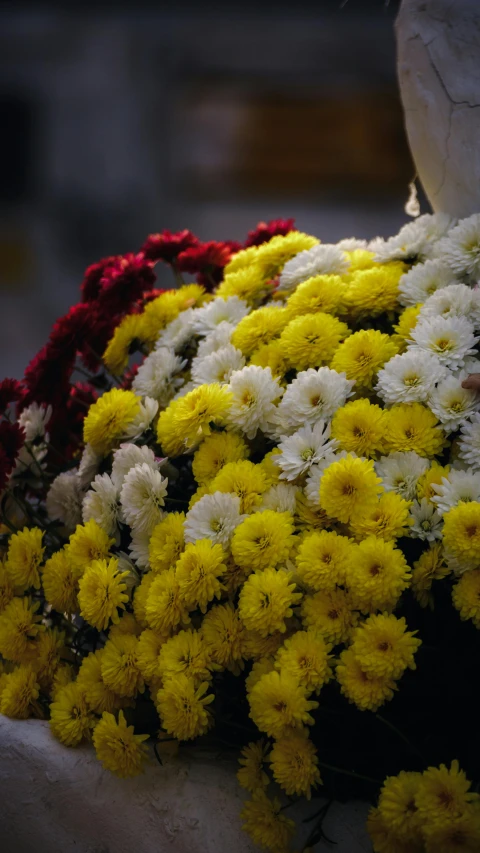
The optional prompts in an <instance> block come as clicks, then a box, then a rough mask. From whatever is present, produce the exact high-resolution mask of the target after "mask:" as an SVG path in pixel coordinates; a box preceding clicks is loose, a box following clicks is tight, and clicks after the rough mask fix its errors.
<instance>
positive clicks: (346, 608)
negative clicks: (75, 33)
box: [0, 215, 480, 853]
mask: <svg viewBox="0 0 480 853" xmlns="http://www.w3.org/2000/svg"><path fill="white" fill-rule="evenodd" d="M159 263H164V264H166V265H168V266H169V267H170V268H171V271H172V274H173V283H174V284H175V289H172V290H168V291H159V290H158V289H155V280H156V277H155V267H156V265H157V264H159ZM185 274H187V275H189V276H194V277H195V279H194V280H193V281H190V282H189V283H186V282H185V280H184V276H185ZM479 278H480V215H478V216H472V217H470V218H468V219H466V220H463V221H461V222H458V223H455V222H454V221H453V220H451V219H450V218H449V217H448V216H445V215H424V216H420V217H419V218H418V219H417V220H415V221H412V222H410V223H408V224H407V225H405V226H404V227H403V228H402V229H401V230H400V232H399V234H397V235H396V236H394V237H392V238H391V239H388V240H383V239H381V238H376V239H375V240H373V241H372V242H370V243H367V242H366V241H361V240H355V239H347V240H342V241H341V242H339V243H338V244H336V245H329V244H323V243H321V242H320V241H319V240H318V239H316V238H315V237H312V236H309V235H307V234H304V233H301V232H299V231H297V230H294V226H293V221H292V220H277V221H273V222H270V223H268V224H265V223H261V224H260V225H259V226H258V227H257V228H256V229H255V230H254V231H252V232H251V233H250V234H249V236H248V239H247V241H246V242H245V243H244V244H243V245H240V244H237V243H233V242H221V243H218V242H210V243H202V242H200V241H199V240H198V239H197V238H196V237H195V236H194V235H193V234H191V233H190V232H189V231H182V232H180V233H177V234H172V233H170V232H167V231H165V232H163V233H161V234H156V235H152V236H150V237H149V238H148V240H147V241H146V243H145V244H144V246H143V247H142V249H141V251H140V252H139V253H137V254H128V255H125V256H119V257H111V258H107V259H104V260H102V261H100V262H99V263H97V264H94V265H93V266H92V267H90V268H89V269H88V270H87V271H86V274H85V278H84V280H83V283H82V286H81V301H80V302H79V304H78V305H76V306H74V307H73V308H72V309H71V310H70V311H69V312H68V314H67V315H66V316H64V317H62V318H61V319H60V320H59V321H58V322H57V323H56V324H55V326H54V328H53V330H52V333H51V335H50V338H49V340H48V342H47V344H46V345H45V347H44V348H43V349H42V350H41V351H40V352H39V353H38V355H37V356H36V357H35V358H34V360H33V361H32V362H31V364H30V365H29V366H28V368H27V370H26V372H25V377H24V379H23V380H22V381H21V382H20V381H16V380H9V379H6V380H4V381H3V382H2V383H1V384H0V414H1V417H2V420H1V423H0V436H1V444H0V493H1V498H0V515H1V522H2V527H1V528H0V533H1V536H0V543H1V545H0V548H1V553H2V555H3V556H2V563H1V564H0V656H1V657H0V673H1V674H0V712H1V713H3V714H6V715H8V716H10V717H14V718H18V719H24V718H27V717H38V718H41V719H48V720H49V721H50V726H51V730H52V733H53V735H54V736H55V737H56V738H58V739H59V740H60V741H61V742H62V743H63V744H65V745H66V746H68V747H75V746H77V745H78V744H80V743H81V742H82V741H85V740H88V739H91V741H92V742H93V747H94V748H95V751H96V754H97V757H98V759H99V761H100V762H101V763H102V764H103V766H104V767H105V768H106V769H108V770H110V771H112V772H113V773H116V774H117V775H119V776H122V777H128V776H133V775H135V774H137V773H139V772H141V770H142V767H143V764H144V762H145V761H146V760H148V751H147V749H146V746H145V741H146V740H147V739H148V738H153V739H154V741H155V753H156V755H157V758H158V760H159V761H160V763H161V759H162V754H164V753H165V752H167V751H168V750H172V749H175V748H177V745H178V743H179V742H184V741H191V740H195V745H196V747H197V748H199V749H200V748H202V745H203V744H207V745H209V747H210V748H211V746H212V744H213V745H215V748H218V749H220V748H222V749H225V750H228V749H233V750H234V751H235V752H236V753H237V754H238V755H239V757H240V769H239V771H238V779H239V782H240V784H241V785H242V786H243V787H244V788H245V789H246V790H247V791H248V792H249V794H250V799H249V800H248V801H247V802H246V804H245V807H244V810H243V812H242V818H243V823H244V828H245V829H246V831H247V832H248V833H249V834H250V836H251V837H252V839H253V840H254V841H255V842H257V843H258V844H259V845H260V846H261V847H263V848H264V849H266V850H269V851H272V853H284V851H287V850H288V849H290V847H289V845H290V844H291V842H292V838H293V833H294V829H295V826H294V823H293V821H292V820H291V819H290V818H289V816H288V808H289V807H290V806H291V805H292V804H293V803H295V802H296V801H297V800H298V799H299V798H307V799H310V797H311V796H313V797H317V798H323V804H322V806H321V807H320V809H318V808H315V807H314V806H312V812H314V813H313V814H312V816H311V818H310V819H309V821H307V825H306V828H305V827H304V837H303V838H302V839H301V841H300V846H301V848H302V849H304V850H306V849H307V847H308V848H312V847H313V846H314V845H315V844H316V843H317V842H318V841H320V840H321V839H322V838H325V834H324V831H323V828H322V824H323V819H324V817H325V814H326V812H327V810H328V806H329V804H330V802H331V801H332V800H333V799H340V800H345V799H347V798H348V797H352V796H359V797H363V798H366V799H370V800H371V801H372V802H377V804H376V805H375V807H372V810H371V812H370V816H369V820H368V829H369V832H370V835H371V838H372V843H373V848H374V850H375V851H378V853H417V851H418V853H420V851H426V853H434V851H435V853H457V851H472V853H473V851H478V850H479V849H480V796H479V794H478V793H477V791H478V789H479V783H480V776H479V772H478V770H479V768H478V761H477V760H476V757H477V754H478V749H477V747H478V724H477V703H476V701H475V689H476V685H475V682H476V677H477V675H478V659H479V651H480V643H479V633H478V629H479V628H480V415H479V413H478V408H479V402H480V394H479V392H478V390H477V389H478V387H480V383H477V381H476V378H475V376H473V377H471V375H472V374H476V373H479V372H480V368H479V361H478V342H479V340H480V337H479V336H478V332H479V330H480V290H478V289H477V287H476V282H477V280H478V279H479ZM469 377H471V378H469ZM477 378H479V377H477ZM447 765H448V766H447ZM460 766H461V767H462V768H464V769H462V770H461V769H460ZM467 774H468V776H469V777H470V778H471V779H472V780H473V782H472V785H473V787H472V786H471V783H470V782H469V780H468V779H467ZM297 847H298V844H297Z"/></svg>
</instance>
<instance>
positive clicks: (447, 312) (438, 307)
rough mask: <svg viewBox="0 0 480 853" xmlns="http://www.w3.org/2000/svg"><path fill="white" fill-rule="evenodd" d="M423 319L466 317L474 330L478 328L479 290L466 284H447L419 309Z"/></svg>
mask: <svg viewBox="0 0 480 853" xmlns="http://www.w3.org/2000/svg"><path fill="white" fill-rule="evenodd" d="M425 317H466V318H467V320H469V321H470V323H473V326H474V328H475V329H478V328H479V326H480V290H478V289H476V288H473V287H468V285H466V284H449V285H448V287H443V288H442V289H441V290H437V292H436V293H433V294H432V295H431V296H430V297H429V298H428V299H427V301H426V302H425V304H424V305H423V306H422V308H421V309H420V314H419V321H421V320H423V319H424V318H425Z"/></svg>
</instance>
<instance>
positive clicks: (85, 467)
mask: <svg viewBox="0 0 480 853" xmlns="http://www.w3.org/2000/svg"><path fill="white" fill-rule="evenodd" d="M102 459H103V456H100V454H98V453H95V451H94V449H93V447H92V445H91V444H86V445H85V447H84V449H83V453H82V456H81V459H80V465H79V466H78V482H79V483H80V488H81V489H87V488H88V487H89V485H90V483H91V482H92V480H93V478H94V477H95V475H96V474H97V473H98V469H99V468H100V463H101V461H102Z"/></svg>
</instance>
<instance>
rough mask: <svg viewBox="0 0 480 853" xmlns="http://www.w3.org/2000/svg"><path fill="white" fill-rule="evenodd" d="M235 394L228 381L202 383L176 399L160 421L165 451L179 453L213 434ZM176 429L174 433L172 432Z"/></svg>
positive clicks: (158, 425) (158, 429)
mask: <svg viewBox="0 0 480 853" xmlns="http://www.w3.org/2000/svg"><path fill="white" fill-rule="evenodd" d="M231 399H232V394H231V392H230V391H229V390H228V388H227V387H226V386H225V385H218V383H216V382H212V383H211V384H210V385H200V386H199V387H198V388H194V389H193V390H192V391H189V392H188V394H185V396H184V397H181V398H180V399H179V400H173V401H172V402H171V403H170V405H169V407H168V408H167V409H165V411H164V412H161V413H160V417H159V419H158V423H157V438H158V441H159V443H160V444H161V446H162V449H163V451H164V452H165V453H168V454H169V455H170V456H178V455H180V453H185V452H187V451H188V450H191V448H193V447H195V446H196V445H198V444H199V443H200V441H201V440H202V438H204V437H205V436H207V435H210V433H211V431H212V429H211V425H212V424H216V425H217V426H220V425H222V424H223V423H224V420H225V417H226V415H227V413H228V410H229V408H230V402H231ZM172 431H173V434H172Z"/></svg>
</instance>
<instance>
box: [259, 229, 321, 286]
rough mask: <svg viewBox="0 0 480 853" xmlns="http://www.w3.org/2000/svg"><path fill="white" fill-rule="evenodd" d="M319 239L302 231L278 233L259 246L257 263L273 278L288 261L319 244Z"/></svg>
mask: <svg viewBox="0 0 480 853" xmlns="http://www.w3.org/2000/svg"><path fill="white" fill-rule="evenodd" d="M318 243H319V240H317V238H316V237H311V236H310V235H309V234H303V233H302V232H301V231H290V232H289V233H288V234H285V235H280V234H279V235H276V236H275V237H272V238H271V240H268V241H267V242H266V243H262V245H261V246H258V249H257V254H256V263H258V264H260V266H261V267H262V268H263V270H264V272H265V275H267V276H268V278H273V277H274V276H276V275H278V273H279V272H280V271H281V270H282V269H283V267H284V266H285V264H286V263H287V261H289V260H291V258H294V257H295V256H296V255H298V254H299V252H304V251H306V250H307V249H313V247H314V246H318Z"/></svg>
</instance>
